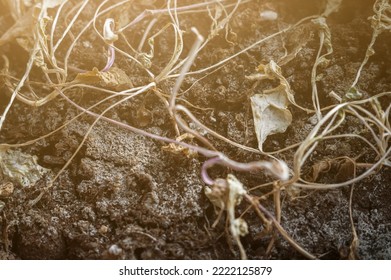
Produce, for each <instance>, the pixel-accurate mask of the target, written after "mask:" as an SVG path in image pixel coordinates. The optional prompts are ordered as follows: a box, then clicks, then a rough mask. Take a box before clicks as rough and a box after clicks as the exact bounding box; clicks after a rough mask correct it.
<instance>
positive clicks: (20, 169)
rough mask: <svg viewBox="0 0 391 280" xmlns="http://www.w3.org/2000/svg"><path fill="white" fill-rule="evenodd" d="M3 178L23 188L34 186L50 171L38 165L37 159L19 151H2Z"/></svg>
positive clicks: (0, 157) (0, 155)
mask: <svg viewBox="0 0 391 280" xmlns="http://www.w3.org/2000/svg"><path fill="white" fill-rule="evenodd" d="M0 168H1V171H2V173H3V176H4V177H6V178H7V179H9V180H10V181H12V182H15V183H17V184H20V185H21V186H23V187H29V186H34V185H35V183H36V182H37V181H38V180H39V179H41V178H42V177H43V176H44V175H45V174H46V173H48V172H49V171H50V169H46V168H44V167H42V166H40V165H39V164H38V163H37V157H36V156H31V155H29V154H25V153H23V152H20V151H18V150H6V151H4V150H0Z"/></svg>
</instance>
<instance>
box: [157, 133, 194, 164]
mask: <svg viewBox="0 0 391 280" xmlns="http://www.w3.org/2000/svg"><path fill="white" fill-rule="evenodd" d="M193 138H194V135H192V134H190V133H184V134H182V135H180V136H179V137H177V138H176V139H175V140H176V141H178V142H182V141H183V140H186V139H193ZM162 150H163V151H167V152H171V153H174V154H184V155H185V156H186V157H188V158H195V157H197V155H198V154H197V152H195V151H193V150H191V149H189V148H186V147H183V146H180V145H178V144H175V143H170V144H168V145H167V146H163V147H162Z"/></svg>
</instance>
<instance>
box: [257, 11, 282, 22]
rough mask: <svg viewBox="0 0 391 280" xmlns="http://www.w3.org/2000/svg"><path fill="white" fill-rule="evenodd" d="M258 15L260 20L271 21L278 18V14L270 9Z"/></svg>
mask: <svg viewBox="0 0 391 280" xmlns="http://www.w3.org/2000/svg"><path fill="white" fill-rule="evenodd" d="M259 16H260V18H261V20H262V21H273V20H276V19H277V18H278V14H277V13H276V12H275V11H271V10H267V11H262V12H261V13H260V15H259Z"/></svg>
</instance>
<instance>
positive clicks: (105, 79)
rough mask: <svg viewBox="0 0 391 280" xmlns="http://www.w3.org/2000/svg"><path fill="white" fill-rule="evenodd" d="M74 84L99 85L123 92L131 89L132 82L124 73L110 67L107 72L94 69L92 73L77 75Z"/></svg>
mask: <svg viewBox="0 0 391 280" xmlns="http://www.w3.org/2000/svg"><path fill="white" fill-rule="evenodd" d="M73 82H74V83H85V84H93V85H99V86H101V87H105V88H115V89H117V90H124V89H129V88H132V87H133V85H132V82H131V80H130V78H129V77H128V75H126V73H125V71H123V70H122V69H120V68H117V67H111V68H110V70H109V71H107V72H102V71H99V70H98V68H96V67H94V68H93V69H92V71H87V72H84V73H79V74H77V76H76V78H75V79H74V80H73Z"/></svg>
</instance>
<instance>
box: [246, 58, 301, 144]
mask: <svg viewBox="0 0 391 280" xmlns="http://www.w3.org/2000/svg"><path fill="white" fill-rule="evenodd" d="M258 72H259V73H258V79H271V80H274V79H278V80H279V81H280V85H279V86H277V87H275V88H272V89H269V90H264V91H263V92H262V93H257V94H254V95H253V96H251V108H252V112H253V118H254V125H255V133H256V135H257V139H258V147H259V149H260V150H261V151H263V143H264V142H265V140H266V138H267V137H268V136H269V135H273V134H276V133H282V132H285V130H286V129H287V128H288V126H289V125H290V124H291V123H292V114H291V112H290V111H289V110H288V105H289V104H290V103H292V104H295V105H296V103H295V101H294V97H293V94H292V91H291V89H290V86H289V84H288V82H287V81H286V79H285V78H284V77H283V76H282V74H281V69H280V67H278V65H277V64H276V63H275V62H274V61H270V62H269V64H267V65H263V64H261V65H260V66H259V67H258Z"/></svg>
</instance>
